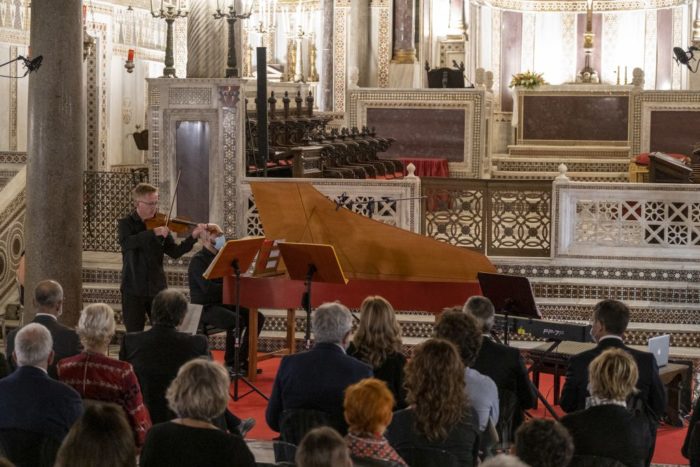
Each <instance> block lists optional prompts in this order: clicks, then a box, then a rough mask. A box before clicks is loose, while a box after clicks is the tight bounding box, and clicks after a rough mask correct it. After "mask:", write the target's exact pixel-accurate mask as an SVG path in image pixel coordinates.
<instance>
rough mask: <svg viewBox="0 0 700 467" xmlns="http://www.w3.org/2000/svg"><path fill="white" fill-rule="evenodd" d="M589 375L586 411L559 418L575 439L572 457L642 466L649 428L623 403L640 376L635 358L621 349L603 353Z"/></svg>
mask: <svg viewBox="0 0 700 467" xmlns="http://www.w3.org/2000/svg"><path fill="white" fill-rule="evenodd" d="M588 374H589V378H590V392H591V397H589V398H588V400H587V401H586V409H584V410H580V411H578V412H574V413H571V414H569V415H567V416H565V417H564V418H562V419H561V423H562V425H564V426H565V427H566V428H567V429H568V430H569V433H571V436H572V438H573V439H574V456H582V455H585V456H598V457H609V458H611V459H616V460H618V461H620V462H622V463H623V464H625V465H626V466H628V467H642V466H644V465H645V463H646V462H645V461H646V458H647V455H648V453H649V449H650V448H651V435H650V433H649V428H648V426H649V425H648V422H647V421H646V420H645V419H644V417H643V416H642V415H637V414H635V413H632V412H630V411H628V410H627V404H626V400H627V398H628V397H629V396H630V395H631V394H632V393H633V392H634V391H635V387H636V385H637V378H638V377H639V373H638V370H637V364H636V363H635V361H634V359H633V358H632V356H631V355H630V354H628V353H627V352H625V351H624V350H622V349H610V350H606V351H605V352H603V353H602V354H600V355H599V356H598V357H596V358H595V359H594V360H593V361H592V362H591V364H590V365H589V366H588ZM574 459H576V458H575V457H574ZM572 465H575V464H573V463H572Z"/></svg>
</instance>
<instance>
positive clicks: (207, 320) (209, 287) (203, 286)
mask: <svg viewBox="0 0 700 467" xmlns="http://www.w3.org/2000/svg"><path fill="white" fill-rule="evenodd" d="M199 240H200V242H201V243H202V249H201V250H199V252H197V254H195V255H194V256H193V257H192V260H191V261H190V266H189V268H188V270H187V275H188V279H189V285H190V300H191V301H192V303H195V304H198V305H204V307H203V308H202V318H201V323H202V324H204V325H208V326H214V327H216V328H221V329H225V330H226V352H225V354H224V362H225V364H226V366H228V367H230V368H233V364H234V350H235V342H236V341H235V339H236V335H235V328H236V307H235V305H224V304H223V303H221V302H222V299H223V279H221V278H219V279H205V278H204V277H203V274H204V272H205V271H206V270H207V268H208V267H209V265H210V264H211V262H212V261H213V260H214V257H215V256H216V254H217V253H218V251H219V250H220V249H221V248H222V247H223V246H224V244H225V243H226V238H225V237H224V234H223V231H222V230H221V228H220V227H219V226H218V225H216V224H207V229H205V230H203V231H202V233H201V234H200V236H199ZM240 311H241V316H240V322H239V326H240V333H241V335H243V331H244V330H245V329H248V309H247V308H245V307H240ZM263 324H265V317H264V316H263V314H262V313H260V312H258V329H257V335H258V336H259V335H260V332H261V331H262V328H263ZM239 358H240V365H241V367H240V369H241V372H243V373H245V372H247V371H248V337H247V335H246V336H245V337H244V338H243V337H242V338H241V349H240V357H239ZM234 370H235V369H234Z"/></svg>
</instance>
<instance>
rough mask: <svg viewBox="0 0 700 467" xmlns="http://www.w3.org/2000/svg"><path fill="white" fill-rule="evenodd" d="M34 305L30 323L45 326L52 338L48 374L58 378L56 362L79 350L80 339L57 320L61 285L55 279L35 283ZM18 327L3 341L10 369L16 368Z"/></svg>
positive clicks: (61, 304) (60, 311) (60, 304)
mask: <svg viewBox="0 0 700 467" xmlns="http://www.w3.org/2000/svg"><path fill="white" fill-rule="evenodd" d="M34 306H35V308H36V314H35V315H34V319H33V320H32V323H39V324H41V325H43V326H44V327H46V328H47V329H48V330H49V332H50V333H51V338H52V339H53V351H54V358H53V361H52V363H51V364H50V365H49V367H48V372H49V376H51V377H52V378H54V379H58V375H57V374H56V364H57V363H58V362H59V361H60V360H61V359H63V358H66V357H72V356H73V355H77V354H79V353H80V352H81V350H82V346H81V345H80V339H79V338H78V334H76V333H75V331H74V330H73V329H71V328H69V327H67V326H64V325H63V324H61V323H59V322H58V317H59V316H61V313H63V287H61V284H59V283H58V282H56V281H53V280H45V281H41V282H39V283H38V284H37V285H36V288H35V289H34ZM18 331H19V329H15V330H13V331H12V332H10V333H9V334H8V335H7V342H6V343H5V346H6V352H5V355H7V360H8V363H9V366H10V371H13V370H14V369H15V368H17V362H15V361H14V359H13V358H12V352H13V351H14V349H15V336H16V335H17V332H18Z"/></svg>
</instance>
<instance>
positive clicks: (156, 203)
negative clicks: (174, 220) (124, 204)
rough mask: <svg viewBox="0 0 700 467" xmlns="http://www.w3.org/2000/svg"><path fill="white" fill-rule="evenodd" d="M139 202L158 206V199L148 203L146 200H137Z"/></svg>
mask: <svg viewBox="0 0 700 467" xmlns="http://www.w3.org/2000/svg"><path fill="white" fill-rule="evenodd" d="M137 202H138V203H141V204H145V205H146V206H151V207H153V206H158V201H151V202H149V203H147V202H146V201H137Z"/></svg>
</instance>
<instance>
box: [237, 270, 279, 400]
mask: <svg viewBox="0 0 700 467" xmlns="http://www.w3.org/2000/svg"><path fill="white" fill-rule="evenodd" d="M231 267H232V268H233V273H234V275H235V276H236V326H235V329H234V334H235V338H234V346H233V368H234V373H233V375H232V378H231V379H232V380H233V381H232V383H233V400H234V401H238V399H241V398H243V397H245V396H247V395H248V394H250V393H252V392H256V393H258V394H260V396H262V398H263V399H265V400H266V401H269V400H270V398H269V397H267V396H266V395H265V394H263V392H262V391H261V390H260V389H258V388H256V387H255V385H253V383H251V382H250V380H248V378H246V377H245V376H243V375H241V323H240V321H241V268H240V267H239V265H238V259H234V260H233V261H231ZM250 332H251V330H250V329H248V334H250ZM253 332H256V331H253ZM239 380H242V381H243V382H244V383H245V384H246V385H248V387H249V388H250V391H248V392H246V393H245V394H243V395H241V396H239V395H238V381H239Z"/></svg>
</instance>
